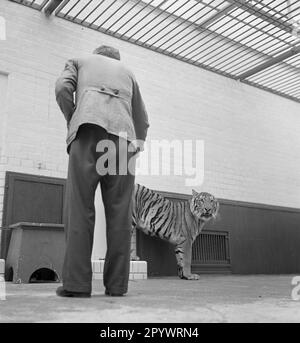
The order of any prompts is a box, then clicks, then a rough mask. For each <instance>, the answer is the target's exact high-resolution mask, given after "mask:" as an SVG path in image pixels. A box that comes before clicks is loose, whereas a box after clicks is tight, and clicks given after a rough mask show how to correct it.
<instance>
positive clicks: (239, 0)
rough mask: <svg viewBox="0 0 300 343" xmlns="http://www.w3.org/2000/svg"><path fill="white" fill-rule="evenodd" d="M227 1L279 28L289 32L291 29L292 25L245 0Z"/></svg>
mask: <svg viewBox="0 0 300 343" xmlns="http://www.w3.org/2000/svg"><path fill="white" fill-rule="evenodd" d="M227 1H228V2H229V3H231V4H234V5H235V6H236V7H239V8H241V9H243V10H245V11H247V12H248V13H250V14H253V15H254V16H256V17H257V18H260V19H262V20H263V21H266V22H268V23H270V24H272V25H274V26H276V27H278V28H279V29H281V30H283V31H286V32H288V33H291V32H292V31H293V27H292V25H290V24H288V23H287V22H286V21H284V20H282V19H280V18H276V17H275V16H273V15H271V14H270V13H269V12H266V11H264V10H263V9H261V8H259V7H257V6H255V5H251V4H250V3H249V2H247V1H245V0H227Z"/></svg>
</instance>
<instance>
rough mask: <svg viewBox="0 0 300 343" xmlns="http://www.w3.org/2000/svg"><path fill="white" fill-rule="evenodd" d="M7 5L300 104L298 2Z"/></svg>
mask: <svg viewBox="0 0 300 343" xmlns="http://www.w3.org/2000/svg"><path fill="white" fill-rule="evenodd" d="M11 1H14V2H17V3H20V4H22V5H25V6H29V7H31V8H34V9H36V10H39V11H44V10H45V8H46V7H47V6H48V5H51V6H52V7H53V8H55V10H54V12H53V15H55V16H57V17H59V18H62V19H65V20H68V21H71V22H73V23H76V24H79V25H81V26H84V27H88V28H90V29H93V30H96V31H99V32H102V33H105V34H108V35H111V36H114V37H116V38H119V39H122V40H125V41H128V42H130V43H133V44H137V45H139V46H142V47H144V48H147V49H151V50H153V51H156V52H159V53H162V54H165V55H167V56H170V57H173V58H176V59H178V60H181V61H183V62H186V63H189V64H192V65H194V66H197V67H201V68H205V69H208V70H210V71H213V72H216V73H218V74H221V75H224V76H227V77H230V78H232V79H234V80H238V81H240V82H243V83H246V84H248V85H252V86H255V87H258V88H261V89H264V90H267V91H269V92H272V93H275V94H277V95H280V96H284V97H286V98H288V99H291V100H294V101H296V102H300V88H299V84H300V73H299V70H300V1H299V0H203V1H200V0H80V1H79V0H63V1H62V0H52V1H50V0H11ZM55 4H56V5H55Z"/></svg>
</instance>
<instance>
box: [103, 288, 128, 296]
mask: <svg viewBox="0 0 300 343" xmlns="http://www.w3.org/2000/svg"><path fill="white" fill-rule="evenodd" d="M105 295H109V296H111V297H122V296H123V295H124V293H114V292H109V291H108V290H107V289H106V290H105Z"/></svg>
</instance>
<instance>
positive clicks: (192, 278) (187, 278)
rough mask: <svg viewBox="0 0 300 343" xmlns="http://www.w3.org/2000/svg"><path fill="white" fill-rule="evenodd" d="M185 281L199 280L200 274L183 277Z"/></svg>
mask: <svg viewBox="0 0 300 343" xmlns="http://www.w3.org/2000/svg"><path fill="white" fill-rule="evenodd" d="M181 278H182V279H184V280H199V278H200V276H199V275H198V274H189V275H183V276H182V277H181Z"/></svg>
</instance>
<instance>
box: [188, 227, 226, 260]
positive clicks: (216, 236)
mask: <svg viewBox="0 0 300 343" xmlns="http://www.w3.org/2000/svg"><path fill="white" fill-rule="evenodd" d="M192 264H194V265H201V264H228V265H229V264H230V256H229V245H228V232H223V231H222V232H221V231H208V232H203V233H201V234H200V235H199V236H198V237H197V238H196V240H195V242H194V244H193V250H192Z"/></svg>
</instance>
